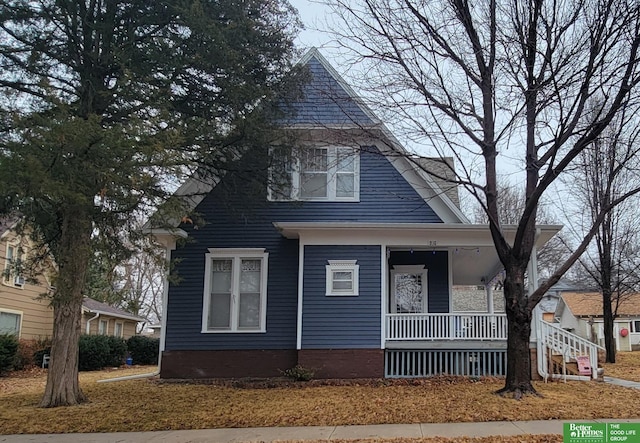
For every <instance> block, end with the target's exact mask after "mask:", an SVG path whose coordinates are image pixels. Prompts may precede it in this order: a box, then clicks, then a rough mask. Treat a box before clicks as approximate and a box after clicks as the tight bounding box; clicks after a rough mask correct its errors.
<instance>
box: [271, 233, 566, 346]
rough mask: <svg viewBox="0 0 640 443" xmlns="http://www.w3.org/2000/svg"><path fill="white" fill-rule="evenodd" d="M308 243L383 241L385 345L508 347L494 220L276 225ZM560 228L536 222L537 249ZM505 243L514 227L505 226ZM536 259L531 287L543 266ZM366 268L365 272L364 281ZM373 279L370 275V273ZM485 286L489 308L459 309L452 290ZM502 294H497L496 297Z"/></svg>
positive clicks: (302, 244)
mask: <svg viewBox="0 0 640 443" xmlns="http://www.w3.org/2000/svg"><path fill="white" fill-rule="evenodd" d="M274 226H275V227H276V228H277V229H278V230H280V231H281V233H282V235H283V236H284V237H286V238H291V239H299V242H300V248H301V251H303V250H304V247H305V245H379V246H380V248H381V250H380V252H381V257H380V258H381V263H380V268H379V271H378V272H380V274H379V279H380V285H379V290H380V302H381V306H380V311H381V312H380V314H381V315H380V321H381V324H380V331H381V334H380V345H381V346H380V347H381V348H382V349H386V348H389V349H445V348H449V349H483V348H484V349H486V348H496V347H497V348H504V347H506V339H507V319H506V315H505V314H504V313H500V312H496V309H495V306H494V305H495V303H494V296H493V284H494V283H495V281H496V278H499V276H500V273H501V272H502V265H501V263H500V261H499V259H498V256H497V253H496V251H495V247H494V245H493V240H492V238H491V233H490V230H489V226H488V225H479V224H465V223H361V222H275V223H274ZM560 228H561V226H556V225H542V226H539V227H538V234H537V239H536V247H540V246H542V245H544V244H545V243H546V242H547V241H548V240H549V239H550V238H551V237H553V236H554V235H555V234H556V233H557V232H558V231H559V230H560ZM503 229H504V233H505V236H506V238H507V240H511V239H512V238H513V237H515V232H516V227H515V226H504V227H503ZM533 257H534V259H533V260H532V261H531V263H530V271H529V275H530V276H533V278H530V279H529V280H530V284H533V282H534V281H536V280H537V278H536V276H537V263H536V261H535V251H534V254H533ZM363 272H364V270H361V278H363ZM369 277H370V276H368V277H367V278H369ZM456 287H472V288H476V290H478V289H477V288H481V290H480V291H478V292H479V293H480V294H483V297H484V298H483V299H484V300H486V306H484V307H483V306H480V307H477V306H476V307H474V308H473V309H472V310H468V311H467V310H464V311H462V310H460V309H458V308H456V306H455V305H454V303H453V294H454V288H456ZM498 298H499V297H497V298H496V299H498Z"/></svg>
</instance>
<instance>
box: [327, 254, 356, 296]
mask: <svg viewBox="0 0 640 443" xmlns="http://www.w3.org/2000/svg"><path fill="white" fill-rule="evenodd" d="M328 262H329V264H328V265H326V266H325V268H326V272H327V285H326V295H358V289H359V288H358V280H359V278H358V271H359V268H360V267H359V266H358V265H357V264H356V260H328Z"/></svg>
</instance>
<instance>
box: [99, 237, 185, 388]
mask: <svg viewBox="0 0 640 443" xmlns="http://www.w3.org/2000/svg"><path fill="white" fill-rule="evenodd" d="M171 246H173V247H171ZM173 249H175V240H174V243H173V245H167V246H165V251H166V252H165V253H166V260H167V263H169V262H170V261H171V251H172V250H173ZM169 269H170V267H169V266H168V265H167V272H166V274H165V277H164V288H163V290H162V318H161V319H160V325H161V327H160V349H159V350H158V367H157V368H156V370H155V371H153V372H148V373H146V374H136V375H125V376H123V377H115V378H108V379H104V380H98V383H110V382H116V381H126V380H136V379H139V378H151V377H155V376H157V375H160V367H161V365H162V351H164V343H165V334H166V331H167V304H168V300H169Z"/></svg>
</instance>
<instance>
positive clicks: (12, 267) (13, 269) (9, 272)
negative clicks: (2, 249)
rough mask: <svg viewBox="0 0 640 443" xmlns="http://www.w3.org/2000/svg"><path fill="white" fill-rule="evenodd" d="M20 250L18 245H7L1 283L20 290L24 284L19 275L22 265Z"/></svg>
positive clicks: (22, 278)
mask: <svg viewBox="0 0 640 443" xmlns="http://www.w3.org/2000/svg"><path fill="white" fill-rule="evenodd" d="M22 259H23V256H22V248H21V247H20V246H19V245H15V244H11V243H7V249H6V257H5V265H4V273H3V278H2V281H3V282H4V284H6V285H10V286H17V287H19V288H22V287H23V286H24V283H25V279H24V277H23V276H22V275H21V273H20V267H21V264H22Z"/></svg>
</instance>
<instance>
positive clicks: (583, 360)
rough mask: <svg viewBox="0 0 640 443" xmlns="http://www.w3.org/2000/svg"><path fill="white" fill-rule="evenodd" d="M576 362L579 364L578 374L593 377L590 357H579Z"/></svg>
mask: <svg viewBox="0 0 640 443" xmlns="http://www.w3.org/2000/svg"><path fill="white" fill-rule="evenodd" d="M576 361H577V362H578V372H580V375H591V363H590V362H589V356H588V355H578V356H577V357H576Z"/></svg>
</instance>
